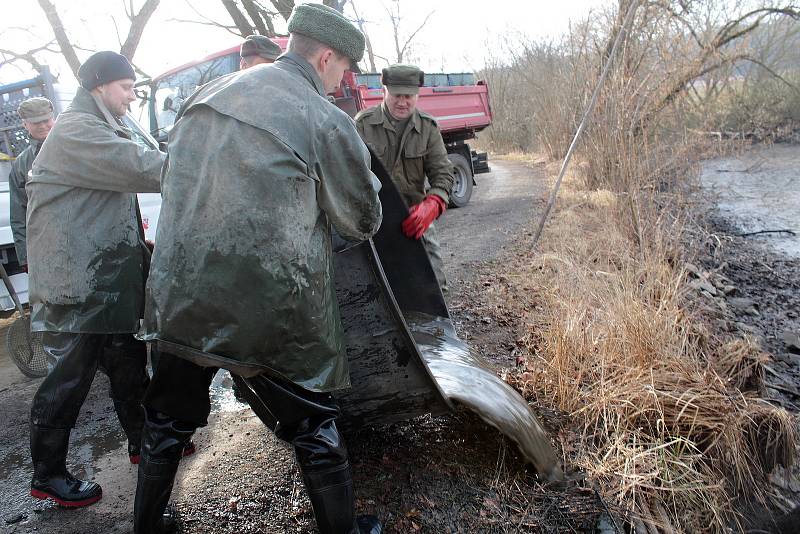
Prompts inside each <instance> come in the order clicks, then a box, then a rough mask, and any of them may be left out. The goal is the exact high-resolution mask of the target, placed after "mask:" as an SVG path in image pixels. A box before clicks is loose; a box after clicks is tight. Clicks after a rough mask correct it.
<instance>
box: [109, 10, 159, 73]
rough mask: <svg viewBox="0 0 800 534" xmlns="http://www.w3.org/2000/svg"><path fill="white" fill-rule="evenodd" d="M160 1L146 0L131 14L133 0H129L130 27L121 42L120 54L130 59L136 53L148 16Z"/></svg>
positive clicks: (151, 14) (150, 15)
mask: <svg viewBox="0 0 800 534" xmlns="http://www.w3.org/2000/svg"><path fill="white" fill-rule="evenodd" d="M160 1H161V0H147V1H146V2H145V3H144V5H143V6H142V9H140V10H139V13H137V14H136V15H132V14H133V0H131V15H132V16H131V15H129V18H130V21H131V27H130V28H129V29H128V37H127V38H126V39H125V42H124V43H122V47H121V48H120V51H119V53H120V54H122V55H123V56H125V57H126V58H128V61H130V60H132V59H133V56H134V54H136V49H137V48H138V47H139V41H141V40H142V34H143V33H144V28H145V26H146V25H147V22H148V21H149V20H150V17H152V16H153V13H154V12H155V10H156V9H157V8H158V4H159V3H160Z"/></svg>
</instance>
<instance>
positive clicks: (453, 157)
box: [447, 154, 472, 208]
mask: <svg viewBox="0 0 800 534" xmlns="http://www.w3.org/2000/svg"><path fill="white" fill-rule="evenodd" d="M447 157H448V158H450V163H452V164H453V167H454V169H453V173H454V175H455V181H454V182H453V191H452V192H451V193H450V207H451V208H463V207H464V206H466V205H467V204H468V203H469V199H470V197H471V196H472V167H471V166H470V164H469V161H467V158H465V157H464V156H462V155H461V154H448V155H447Z"/></svg>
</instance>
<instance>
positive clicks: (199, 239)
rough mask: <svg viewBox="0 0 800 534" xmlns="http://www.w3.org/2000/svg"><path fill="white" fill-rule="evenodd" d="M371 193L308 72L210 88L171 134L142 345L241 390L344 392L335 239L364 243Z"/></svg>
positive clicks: (372, 182)
mask: <svg viewBox="0 0 800 534" xmlns="http://www.w3.org/2000/svg"><path fill="white" fill-rule="evenodd" d="M379 188H380V183H379V182H378V179H377V177H375V175H374V174H372V172H371V171H370V169H369V154H368V151H367V149H366V147H365V146H364V144H363V142H362V141H361V139H360V138H359V136H358V133H357V132H356V128H355V124H354V123H353V121H352V119H350V117H348V116H347V115H346V114H345V113H344V112H342V111H341V110H339V109H338V108H337V107H335V106H334V105H333V104H331V103H330V102H329V101H328V100H327V99H326V98H325V96H324V89H323V87H322V82H321V80H320V79H319V76H318V75H317V73H316V71H314V69H313V68H312V66H311V65H310V64H309V63H308V62H307V61H305V60H304V59H303V58H301V57H299V56H297V55H295V54H293V53H288V54H285V55H284V56H282V57H281V58H280V59H279V60H278V61H276V62H275V63H274V64H271V65H260V66H257V67H253V68H251V69H247V70H244V71H240V72H237V73H233V74H230V75H228V76H225V77H222V78H219V79H217V80H214V81H212V82H210V83H208V84H207V85H205V86H204V87H202V88H201V89H199V90H198V91H197V92H196V93H195V94H194V95H192V97H191V98H190V99H189V100H187V101H186V103H185V104H184V105H183V107H182V108H181V114H180V115H179V117H178V121H177V122H176V123H175V127H174V129H173V130H172V132H171V133H170V141H169V158H168V161H167V164H166V165H165V167H164V176H163V180H162V196H163V204H162V210H161V214H160V218H159V224H158V233H157V237H156V247H155V252H154V255H153V262H152V266H151V269H150V277H149V280H148V283H147V303H146V311H145V322H144V331H143V336H142V337H143V338H144V339H149V340H152V339H157V340H159V343H158V346H159V348H161V349H162V350H165V351H167V352H170V353H172V354H175V355H177V356H180V357H183V358H185V359H188V360H190V361H193V362H195V363H197V364H199V365H204V366H213V367H223V368H226V369H229V370H231V371H232V372H234V373H237V374H240V375H243V376H253V375H256V374H260V373H268V374H273V375H276V376H280V377H283V378H286V379H288V380H291V381H293V382H295V383H296V384H299V385H300V386H302V387H304V388H306V389H309V390H313V391H332V390H336V389H340V388H344V387H347V386H349V373H348V368H347V361H346V359H345V353H344V350H343V347H342V327H341V321H340V317H339V308H338V303H337V301H336V294H335V288H334V283H333V264H332V257H331V254H332V251H331V226H333V227H334V228H336V230H337V231H338V232H339V234H340V235H341V236H343V237H344V238H346V239H348V240H351V241H363V240H366V239H368V238H369V237H371V236H372V235H373V234H374V233H375V232H376V231H377V230H378V227H379V225H380V222H381V205H380V202H379V200H378V189H379Z"/></svg>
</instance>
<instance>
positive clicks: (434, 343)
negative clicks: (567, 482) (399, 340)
mask: <svg viewBox="0 0 800 534" xmlns="http://www.w3.org/2000/svg"><path fill="white" fill-rule="evenodd" d="M405 318H406V322H407V323H408V326H409V329H410V330H411V333H412V335H413V336H414V340H415V341H416V343H417V346H418V347H419V350H420V353H421V354H422V357H423V359H424V360H425V362H426V363H427V365H428V368H429V369H430V371H431V374H432V375H433V377H434V378H435V379H436V382H437V383H438V384H439V387H440V388H441V390H442V392H443V393H444V395H445V396H446V397H447V398H448V399H450V400H451V401H454V402H457V403H459V404H462V405H463V406H465V407H467V408H469V409H470V410H472V411H473V412H475V413H476V414H478V415H479V416H480V417H481V418H482V419H483V420H484V421H486V422H487V423H489V424H490V425H492V426H494V427H495V428H497V429H498V430H499V431H500V432H502V433H503V434H505V435H506V436H508V437H509V438H510V439H511V440H513V441H514V442H515V443H516V444H517V446H518V447H519V449H520V451H521V452H522V453H523V455H524V456H525V457H526V458H527V459H528V460H529V461H530V462H531V463H533V464H534V465H535V466H536V469H537V470H538V471H539V473H541V474H542V475H543V476H544V477H545V478H547V479H548V480H559V479H561V478H562V472H561V467H560V465H559V462H558V459H557V457H556V455H555V452H554V450H553V447H552V446H551V444H550V438H549V436H548V434H547V432H546V431H545V429H544V428H543V427H542V425H541V423H539V420H538V419H537V418H536V415H535V414H534V413H533V411H532V410H531V409H530V407H529V406H528V403H527V402H526V401H525V399H523V398H522V396H520V394H519V393H517V391H516V390H514V389H513V388H512V387H511V386H509V385H508V384H506V383H505V382H504V381H503V380H501V379H500V378H498V377H497V375H496V374H495V373H494V372H493V371H492V370H491V369H488V368H487V367H486V366H485V365H484V363H483V362H482V361H481V360H480V358H479V357H478V356H477V355H476V354H474V353H473V351H472V350H471V349H470V348H469V346H467V344H466V343H464V342H463V341H461V340H460V339H458V336H456V333H455V329H454V328H453V324H452V323H451V322H450V320H449V319H446V318H443V317H433V316H429V315H424V314H407V315H406V317H405Z"/></svg>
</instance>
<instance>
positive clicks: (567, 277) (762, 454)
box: [510, 160, 796, 532]
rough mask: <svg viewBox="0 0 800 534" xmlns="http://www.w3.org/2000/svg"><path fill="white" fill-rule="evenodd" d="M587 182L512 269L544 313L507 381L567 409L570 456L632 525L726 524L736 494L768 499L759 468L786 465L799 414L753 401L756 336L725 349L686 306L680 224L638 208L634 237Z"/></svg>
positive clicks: (603, 193) (576, 185) (616, 197)
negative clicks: (573, 430) (572, 431)
mask: <svg viewBox="0 0 800 534" xmlns="http://www.w3.org/2000/svg"><path fill="white" fill-rule="evenodd" d="M629 161H630V160H629ZM584 184H585V182H584V181H583V180H581V179H579V178H575V177H573V179H572V180H571V182H569V183H568V184H567V188H566V190H565V192H564V197H562V201H561V205H560V208H559V209H558V210H557V211H556V213H555V215H554V217H553V220H552V221H551V222H550V223H549V227H548V230H547V231H546V232H545V234H544V238H543V241H542V242H541V251H540V254H539V255H537V256H535V259H534V260H533V262H532V263H530V264H529V265H521V266H520V265H518V266H515V269H520V270H522V272H517V273H516V275H517V276H518V278H521V279H526V284H527V287H528V290H529V291H534V292H537V293H538V295H539V297H538V298H539V300H541V301H543V303H542V306H541V308H542V310H543V311H540V312H538V314H537V315H535V316H533V317H532V321H533V324H532V327H531V330H530V333H529V334H528V337H527V338H526V339H527V346H528V348H529V350H530V356H529V358H528V360H527V364H526V366H525V368H524V369H522V370H521V371H520V372H519V373H517V374H515V375H512V376H511V377H510V381H511V382H512V383H513V384H514V385H516V386H517V387H518V388H519V389H520V390H521V391H523V392H524V393H525V394H526V395H528V396H530V397H532V398H534V399H536V400H537V402H539V403H542V404H545V405H549V406H554V407H557V408H559V409H560V410H563V411H565V412H568V413H570V414H571V416H572V418H573V420H574V421H575V424H576V425H578V426H579V428H580V432H579V436H580V437H579V441H580V443H579V444H578V445H576V446H575V447H574V449H575V450H576V451H578V452H577V453H575V455H574V457H573V458H571V460H572V461H574V462H575V464H576V465H577V466H579V467H581V468H582V469H584V470H585V471H586V472H587V473H588V474H589V476H590V477H591V478H592V479H594V480H596V481H597V482H598V484H599V486H600V488H601V493H602V494H603V495H604V497H605V498H606V499H607V500H608V501H609V502H611V503H613V504H614V505H616V506H617V507H619V508H620V509H623V510H626V511H627V513H628V517H627V519H628V520H629V521H631V523H633V524H636V523H642V524H643V525H645V526H647V525H650V526H651V527H654V528H660V529H661V530H662V531H670V530H672V531H687V532H697V531H701V530H724V529H725V528H726V527H727V526H728V525H729V524H730V523H731V522H735V521H736V512H735V507H734V506H732V502H733V501H734V499H736V498H747V499H756V500H760V501H762V502H766V501H767V500H768V498H769V495H768V493H769V492H768V484H767V474H768V473H769V471H770V470H771V469H772V468H773V467H774V466H775V465H777V464H781V465H788V464H789V463H791V461H792V460H793V458H792V451H793V450H794V446H795V441H796V436H795V430H794V424H795V423H794V420H793V418H792V416H791V415H789V414H788V413H787V412H785V411H784V410H783V409H780V408H776V407H774V406H772V405H770V404H768V403H766V402H765V401H763V400H761V399H759V398H758V397H757V396H756V393H757V391H758V387H759V386H760V385H761V383H762V382H763V365H764V363H765V362H766V361H768V357H767V356H766V355H765V354H764V353H763V352H762V351H761V350H760V349H758V347H757V345H756V344H755V343H754V342H753V340H751V339H734V340H728V341H727V342H723V343H720V342H719V339H717V337H715V336H713V335H712V334H710V328H708V327H706V326H704V325H703V324H702V323H701V322H700V317H699V316H698V315H697V314H695V313H693V312H692V300H691V294H690V293H688V291H690V290H689V289H687V288H688V284H687V283H686V275H685V272H684V271H683V270H682V269H681V267H680V261H676V260H675V256H676V249H677V248H679V244H678V243H679V242H680V239H681V233H682V227H681V224H680V222H679V221H680V220H681V217H680V216H672V217H663V216H658V215H657V214H656V211H655V210H651V209H650V207H648V206H642V207H641V209H637V211H638V213H639V214H645V215H644V216H643V217H641V218H640V224H641V228H643V229H645V230H644V231H643V232H642V235H643V238H642V239H641V240H637V239H636V238H635V237H634V235H635V234H634V232H632V228H633V223H632V222H631V221H630V219H629V217H630V213H631V212H630V210H628V209H624V207H621V205H623V206H624V204H625V203H627V202H629V200H628V198H629V197H628V196H627V195H626V194H625V193H614V192H611V191H609V190H596V191H586V190H582V186H583V185H584ZM639 202H644V201H643V200H642V197H640V198H639ZM647 202H652V199H647ZM677 204H678V203H677V202H676V205H677ZM625 218H628V220H625ZM642 247H646V249H647V250H646V251H643V250H642Z"/></svg>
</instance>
